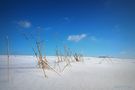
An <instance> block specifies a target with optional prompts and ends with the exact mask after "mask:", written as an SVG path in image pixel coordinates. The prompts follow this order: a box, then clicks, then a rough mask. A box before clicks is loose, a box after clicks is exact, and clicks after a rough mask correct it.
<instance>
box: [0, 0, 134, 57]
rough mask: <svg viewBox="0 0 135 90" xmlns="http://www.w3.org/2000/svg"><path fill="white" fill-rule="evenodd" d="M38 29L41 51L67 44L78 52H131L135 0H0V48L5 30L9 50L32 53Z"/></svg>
mask: <svg viewBox="0 0 135 90" xmlns="http://www.w3.org/2000/svg"><path fill="white" fill-rule="evenodd" d="M39 31H40V32H41V33H40V35H41V40H43V49H42V51H43V52H46V54H47V55H55V49H56V46H58V47H59V48H61V49H62V48H63V45H67V46H68V47H70V48H71V49H72V51H73V52H81V53H83V54H84V55H89V56H99V55H111V56H116V57H118V56H121V57H130V58H132V57H135V0H0V37H1V38H0V41H1V42H0V54H5V53H6V41H5V37H6V36H7V35H8V36H9V41H10V53H11V54H26V55H27V54H33V51H32V49H31V45H34V44H35V43H34V39H36V37H37V32H39ZM22 33H25V34H26V35H28V36H29V38H31V36H32V37H34V38H31V39H30V40H29V41H27V40H25V38H24V36H23V35H22Z"/></svg>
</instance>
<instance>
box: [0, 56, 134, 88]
mask: <svg viewBox="0 0 135 90" xmlns="http://www.w3.org/2000/svg"><path fill="white" fill-rule="evenodd" d="M6 58H7V57H5V56H0V90H29V89H31V90H135V86H134V84H135V78H134V76H135V61H134V60H133V59H117V58H111V60H112V62H108V61H102V62H101V60H102V59H101V58H96V57H84V61H83V62H72V63H71V66H68V67H66V69H65V70H64V71H63V72H61V71H59V69H58V67H57V66H56V67H55V70H57V71H58V72H59V74H60V76H59V75H58V74H57V73H55V72H53V71H52V70H46V74H47V76H48V77H47V78H45V77H44V74H43V71H42V69H39V68H38V66H37V63H36V58H35V57H33V56H10V66H9V68H10V69H9V72H8V66H7V60H6ZM47 59H48V60H49V64H50V66H52V67H54V62H55V59H56V57H51V56H48V57H47ZM62 65H63V63H62V62H61V63H60V67H61V68H62ZM8 74H9V76H8Z"/></svg>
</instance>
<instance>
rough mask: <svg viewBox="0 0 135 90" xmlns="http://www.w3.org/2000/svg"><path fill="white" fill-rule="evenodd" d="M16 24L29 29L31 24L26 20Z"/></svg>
mask: <svg viewBox="0 0 135 90" xmlns="http://www.w3.org/2000/svg"><path fill="white" fill-rule="evenodd" d="M18 24H19V25H20V26H21V27H23V28H30V27H31V22H29V21H26V20H23V21H19V22H18Z"/></svg>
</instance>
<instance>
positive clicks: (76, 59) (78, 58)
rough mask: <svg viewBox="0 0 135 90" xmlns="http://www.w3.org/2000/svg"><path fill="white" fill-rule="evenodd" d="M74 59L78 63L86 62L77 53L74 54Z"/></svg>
mask: <svg viewBox="0 0 135 90" xmlns="http://www.w3.org/2000/svg"><path fill="white" fill-rule="evenodd" d="M74 59H75V61H76V62H81V61H84V59H83V55H82V54H77V53H75V54H74Z"/></svg>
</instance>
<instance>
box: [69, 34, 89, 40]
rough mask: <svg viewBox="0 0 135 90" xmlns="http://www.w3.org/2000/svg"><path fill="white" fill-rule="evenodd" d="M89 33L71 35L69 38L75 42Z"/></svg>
mask: <svg viewBox="0 0 135 90" xmlns="http://www.w3.org/2000/svg"><path fill="white" fill-rule="evenodd" d="M86 37H87V35H86V34H80V35H69V36H68V39H67V40H69V41H73V42H79V41H80V40H82V39H84V38H86Z"/></svg>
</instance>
